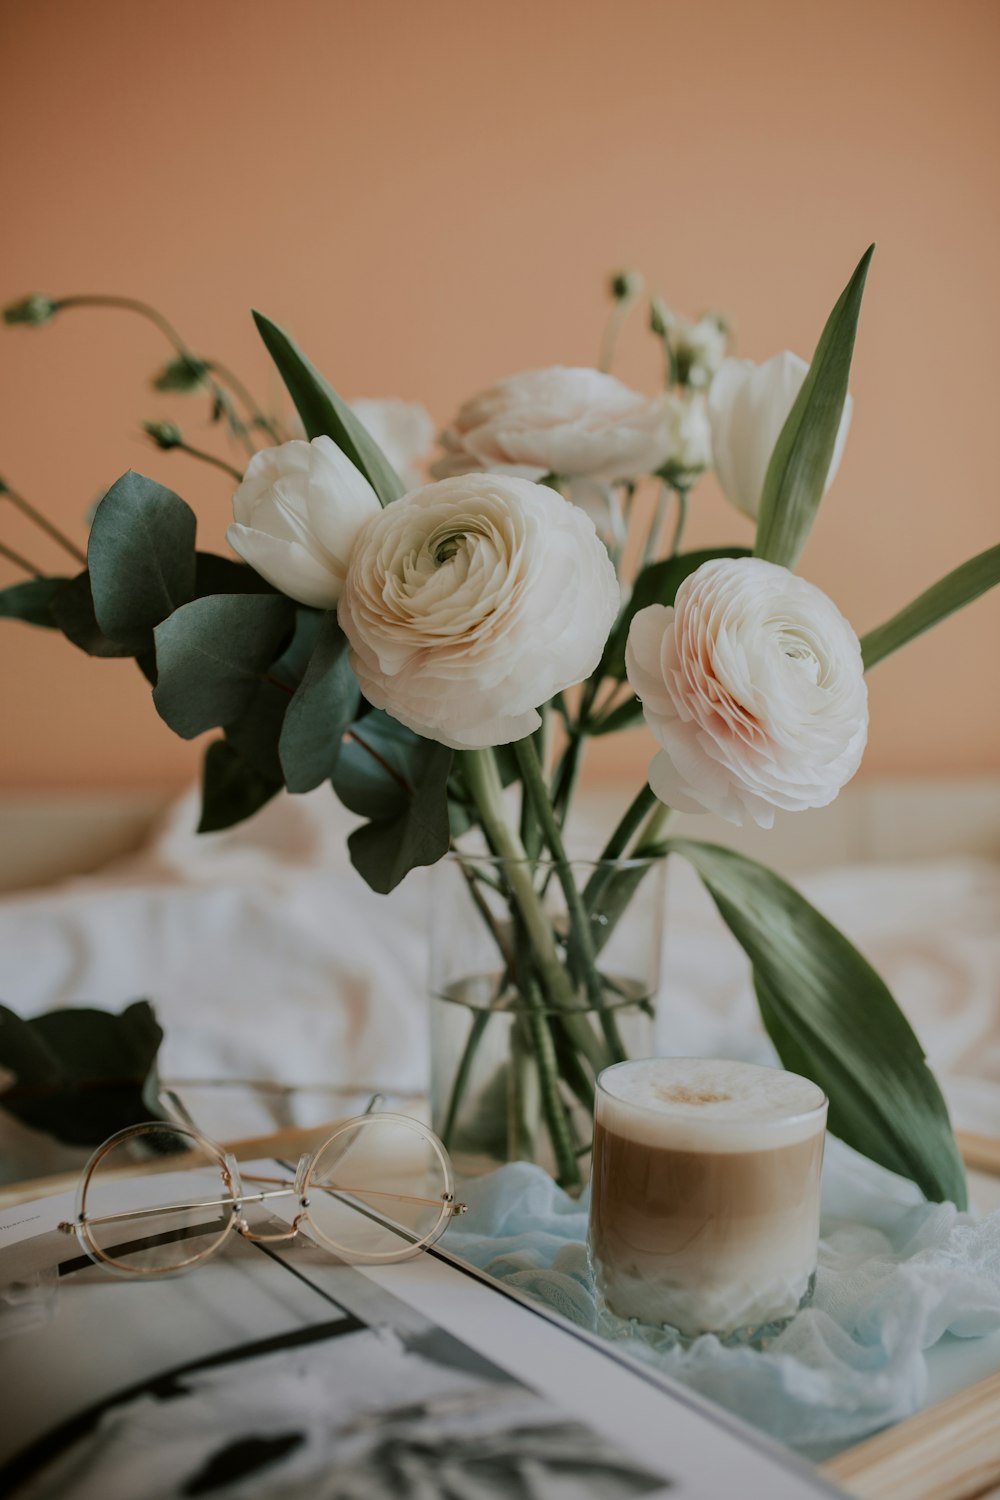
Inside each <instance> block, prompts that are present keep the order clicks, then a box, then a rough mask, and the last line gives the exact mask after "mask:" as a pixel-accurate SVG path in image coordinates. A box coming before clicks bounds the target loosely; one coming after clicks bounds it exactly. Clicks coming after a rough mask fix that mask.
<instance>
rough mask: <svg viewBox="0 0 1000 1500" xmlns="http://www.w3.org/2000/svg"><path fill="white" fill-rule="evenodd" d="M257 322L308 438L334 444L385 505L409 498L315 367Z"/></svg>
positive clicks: (277, 331) (267, 324)
mask: <svg viewBox="0 0 1000 1500" xmlns="http://www.w3.org/2000/svg"><path fill="white" fill-rule="evenodd" d="M253 318H254V322H255V323H256V324H257V328H258V330H259V332H260V336H261V338H262V339H263V340H264V343H265V344H266V346H267V352H268V353H269V354H270V356H271V358H272V359H273V360H274V363H275V364H276V365H277V367H278V374H279V375H280V376H281V378H282V380H283V381H284V382H285V385H286V386H287V388H288V394H289V395H290V396H291V398H292V400H293V402H294V403H295V410H296V411H297V412H298V414H299V416H300V417H301V418H302V425H303V426H304V427H305V430H306V436H307V437H309V438H314V437H324V436H325V437H329V438H332V439H333V441H334V442H335V443H336V444H337V447H338V448H339V449H340V450H341V452H342V453H344V454H346V456H347V457H348V458H349V459H350V460H351V463H352V464H354V466H355V468H358V469H360V470H361V472H362V474H364V476H365V478H366V479H367V480H368V481H369V483H370V484H371V486H372V489H373V490H374V491H375V493H376V495H378V497H379V499H380V500H381V502H382V504H383V505H388V504H389V503H390V501H392V500H398V499H399V497H400V495H402V494H403V492H404V488H405V486H404V485H403V481H402V480H401V479H400V477H399V475H398V474H397V473H396V471H395V469H394V468H393V467H392V465H391V464H390V462H389V460H388V459H387V458H386V456H385V454H384V453H383V452H382V449H381V448H380V447H379V446H378V444H377V443H376V441H375V439H374V438H373V437H372V436H371V434H370V433H369V431H368V429H367V428H366V427H365V426H364V424H363V423H362V422H360V421H359V420H358V418H357V417H356V416H355V415H354V413H353V411H352V410H351V408H350V407H349V406H348V404H347V402H346V401H344V400H342V398H341V397H340V396H338V395H337V392H336V391H335V390H334V389H333V386H332V385H330V383H329V382H328V381H327V380H324V378H323V376H322V375H321V374H320V373H319V371H318V370H317V369H316V367H315V366H314V365H312V364H310V362H309V360H308V359H306V357H305V355H304V354H303V353H302V351H301V350H300V349H299V348H298V347H297V346H296V345H295V344H294V343H293V341H292V340H291V339H290V338H289V336H288V334H287V333H285V331H284V329H282V328H279V327H278V325H277V323H272V322H271V320H270V318H265V316H264V314H263V313H259V312H255V313H254V315H253Z"/></svg>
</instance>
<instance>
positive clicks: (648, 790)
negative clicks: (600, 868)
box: [601, 784, 662, 863]
mask: <svg viewBox="0 0 1000 1500" xmlns="http://www.w3.org/2000/svg"><path fill="white" fill-rule="evenodd" d="M660 805H661V806H662V803H661V804H660ZM655 806H656V794H655V792H654V791H653V788H652V787H651V786H649V785H648V784H647V785H646V786H643V787H642V788H640V790H639V791H638V792H637V793H636V795H635V797H634V799H633V800H632V802H631V803H630V804H629V806H628V807H627V808H626V810H625V812H624V814H623V815H622V819H621V821H620V823H619V824H618V827H617V828H616V829H615V831H614V833H613V834H612V835H611V837H610V838H609V839H608V842H607V843H606V844H605V846H604V848H603V849H602V850H601V862H602V863H603V862H604V861H605V860H612V859H620V858H621V856H622V855H623V854H624V853H625V850H626V849H627V848H628V844H629V840H630V839H631V837H632V835H633V834H634V833H635V831H636V829H637V828H638V827H639V824H640V823H641V822H642V820H643V818H644V817H645V816H646V814H647V813H648V812H649V811H650V810H651V809H652V808H654V807H655Z"/></svg>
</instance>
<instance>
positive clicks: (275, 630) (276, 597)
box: [153, 594, 294, 740]
mask: <svg viewBox="0 0 1000 1500" xmlns="http://www.w3.org/2000/svg"><path fill="white" fill-rule="evenodd" d="M293 621H294V606H293V605H292V603H291V600H289V599H286V598H285V597H284V595H283V594H209V595H207V596H206V597H205V598H204V599H195V600H193V601H192V602H191V603H190V604H185V605H184V606H183V607H182V608H181V609H178V610H175V611H174V613H173V614H172V615H171V616H170V618H169V619H168V620H164V621H163V623H162V624H161V625H158V626H157V628H156V663H157V668H158V680H157V684H156V690H155V691H154V693H153V702H154V704H155V705H156V710H157V712H158V713H159V715H160V717H161V718H162V719H163V720H164V721H165V722H166V723H167V724H169V725H170V728H171V729H172V730H173V731H174V733H175V734H179V735H180V736H181V738H182V739H186V740H190V739H194V737H195V735H198V734H203V733H204V731H205V730H206V729H215V728H216V727H217V726H219V725H227V724H233V723H235V722H236V721H237V720H238V719H239V718H240V717H241V716H242V715H243V714H244V713H246V711H247V709H248V708H249V707H250V705H251V703H252V702H253V700H254V697H255V695H256V692H257V689H258V687H259V685H260V679H261V675H262V674H263V673H264V672H265V671H266V669H267V668H268V667H269V666H270V664H271V662H272V661H273V660H274V658H275V654H276V652H277V649H278V646H279V645H280V644H281V641H282V639H283V638H284V637H285V636H286V635H288V634H289V632H290V631H291V628H292V624H293Z"/></svg>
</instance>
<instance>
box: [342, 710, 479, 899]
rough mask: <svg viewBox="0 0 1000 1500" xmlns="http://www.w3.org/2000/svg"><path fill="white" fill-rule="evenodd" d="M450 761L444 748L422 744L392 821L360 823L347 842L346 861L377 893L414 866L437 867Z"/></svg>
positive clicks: (446, 840)
mask: <svg viewBox="0 0 1000 1500" xmlns="http://www.w3.org/2000/svg"><path fill="white" fill-rule="evenodd" d="M452 759H453V752H452V751H451V750H449V749H448V748H447V746H445V745H438V744H435V743H433V741H430V740H426V741H424V748H423V749H422V750H421V752H420V754H419V756H418V757H416V764H415V765H414V767H413V769H412V777H413V779H412V785H411V789H410V792H409V794H408V796H407V797H406V800H405V805H404V806H403V808H402V810H401V811H400V812H399V813H398V814H397V815H396V816H395V817H393V818H384V819H378V820H377V821H374V822H371V823H366V824H365V825H364V827H363V828H358V829H356V830H355V832H354V833H352V834H351V836H350V838H349V839H348V840H347V847H348V849H349V850H350V854H351V863H352V864H353V865H354V868H355V869H356V870H357V871H358V873H359V874H360V875H361V876H362V878H363V879H364V880H366V881H367V882H368V884H369V885H370V886H371V888H372V890H373V891H378V893H379V894H380V895H383V896H384V895H388V893H389V892H390V891H392V890H394V889H395V888H396V886H397V885H398V884H399V882H400V881H401V880H402V879H403V877H404V876H406V875H408V874H409V873H410V871H411V870H413V869H415V868H416V867H417V866H418V865H434V864H437V862H438V860H439V859H443V857H444V856H445V855H446V854H447V852H448V849H449V847H450V845H451V825H450V819H449V809H448V776H449V774H450V772H451V763H452Z"/></svg>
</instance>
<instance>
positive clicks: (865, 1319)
mask: <svg viewBox="0 0 1000 1500" xmlns="http://www.w3.org/2000/svg"><path fill="white" fill-rule="evenodd" d="M462 1195H463V1197H464V1198H465V1199H466V1201H467V1202H468V1204H469V1213H468V1215H467V1216H466V1217H465V1218H464V1219H461V1220H456V1222H455V1225H454V1227H453V1229H452V1230H451V1232H450V1234H449V1236H448V1240H447V1246H448V1249H450V1250H451V1251H452V1253H453V1254H455V1255H458V1256H461V1257H462V1258H464V1259H465V1260H467V1261H469V1262H471V1263H472V1264H473V1265H475V1266H478V1267H479V1268H480V1269H481V1270H484V1271H488V1272H489V1274H490V1275H491V1276H495V1277H497V1278H498V1279H499V1280H501V1281H504V1282H506V1283H508V1284H509V1285H510V1286H512V1287H515V1288H517V1289H518V1290H519V1291H521V1292H523V1293H525V1294H527V1295H528V1296H530V1297H532V1298H534V1299H536V1300H537V1301H538V1302H541V1303H543V1304H544V1305H545V1306H546V1307H548V1308H551V1309H552V1310H554V1311H555V1312H558V1313H561V1314H562V1315H563V1316H564V1317H566V1318H569V1319H570V1320H571V1321H572V1322H573V1323H576V1324H578V1325H579V1326H580V1327H582V1328H587V1329H590V1330H592V1331H593V1330H594V1329H595V1328H596V1321H597V1317H596V1309H595V1304H594V1291H593V1284H592V1282H591V1277H590V1271H589V1267H588V1264H587V1249H586V1234H587V1199H586V1197H584V1198H582V1199H580V1200H579V1201H574V1200H573V1199H571V1198H569V1197H567V1195H566V1194H565V1193H564V1192H562V1191H561V1189H559V1188H558V1187H556V1185H555V1184H554V1183H553V1182H552V1180H551V1179H550V1178H549V1177H547V1176H546V1174H545V1173H544V1172H542V1171H541V1170H540V1169H539V1168H538V1167H534V1166H530V1165H528V1164H527V1163H525V1162H519V1163H515V1164H512V1165H510V1166H506V1167H502V1168H501V1169H500V1170H498V1171H496V1172H494V1173H492V1174H491V1175H490V1176H488V1177H482V1178H479V1179H476V1180H474V1181H469V1182H464V1183H463V1184H462ZM822 1229H823V1234H822V1240H821V1243H820V1252H819V1269H818V1272H817V1277H816V1291H815V1296H814V1299H813V1302H812V1304H811V1306H809V1307H807V1308H806V1309H804V1310H803V1311H802V1312H800V1313H799V1314H798V1316H797V1317H796V1318H794V1319H793V1320H792V1322H791V1323H790V1324H789V1325H788V1327H787V1328H785V1329H784V1330H783V1331H782V1332H781V1333H780V1334H779V1335H778V1336H777V1337H776V1338H775V1339H773V1340H772V1342H771V1343H770V1344H769V1345H768V1346H767V1347H766V1348H765V1349H751V1348H728V1347H724V1346H723V1345H722V1344H721V1343H720V1341H719V1340H718V1339H717V1338H714V1337H713V1336H711V1335H706V1336H704V1337H702V1338H700V1339H698V1340H696V1341H695V1342H694V1343H693V1344H692V1345H691V1346H690V1347H689V1348H680V1347H677V1346H672V1345H671V1344H669V1343H668V1341H667V1340H666V1338H665V1337H664V1336H663V1335H662V1334H659V1335H658V1334H657V1332H656V1331H654V1330H652V1329H647V1330H642V1331H641V1332H634V1333H632V1334H630V1335H627V1336H626V1337H625V1338H624V1342H623V1347H624V1348H626V1349H627V1350H628V1352H630V1353H631V1354H633V1355H635V1356H636V1357H638V1358H639V1359H642V1360H644V1361H646V1362H648V1363H650V1364H652V1365H654V1366H655V1367H656V1368H658V1369H660V1370H662V1371H663V1372H664V1373H665V1374H668V1375H671V1376H673V1377H674V1378H675V1379H678V1380H682V1381H684V1382H685V1383H686V1384H687V1385H690V1386H692V1387H694V1388H695V1389H696V1390H698V1391H701V1392H702V1393H703V1394H704V1395H706V1396H708V1397H710V1398H711V1399H712V1400H715V1401H718V1402H719V1403H720V1404H721V1405H723V1406H726V1407H728V1408H729V1409H730V1410H731V1411H733V1412H735V1413H736V1414H737V1415H738V1416H740V1417H743V1418H745V1419H746V1420H747V1421H749V1422H751V1423H752V1424H753V1425H754V1426H756V1427H758V1428H761V1429H763V1430H764V1431H766V1432H768V1433H770V1434H771V1435H772V1436H774V1437H776V1438H778V1439H779V1440H781V1441H782V1442H785V1443H787V1444H789V1445H790V1446H792V1447H795V1448H797V1449H799V1450H800V1451H802V1452H804V1453H806V1454H810V1455H812V1456H821V1455H823V1454H825V1453H828V1452H831V1451H833V1450H835V1449H836V1448H837V1447H841V1446H843V1445H845V1444H848V1443H852V1442H857V1441H859V1440H860V1439H861V1438H862V1437H865V1436H866V1435H867V1434H868V1433H871V1432H874V1431H875V1430H876V1429H878V1428H880V1427H884V1426H885V1425H886V1424H888V1423H890V1422H895V1421H899V1420H900V1419H901V1418H903V1417H906V1416H909V1415H911V1414H912V1413H913V1412H914V1411H917V1410H918V1409H919V1408H920V1406H921V1405H922V1404H923V1403H924V1401H925V1400H926V1391H927V1365H926V1360H925V1350H927V1349H929V1348H930V1347H931V1345H933V1344H935V1343H936V1342H937V1341H938V1339H940V1338H942V1337H943V1336H944V1335H945V1334H951V1335H954V1336H957V1337H959V1338H973V1337H976V1336H981V1335H983V1334H987V1333H992V1332H994V1331H995V1330H997V1329H998V1328H1000V1211H998V1212H997V1213H994V1214H992V1215H990V1216H989V1217H988V1218H984V1219H978V1220H977V1219H975V1218H974V1217H972V1216H971V1215H969V1214H962V1213H959V1212H958V1211H957V1210H956V1209H955V1207H954V1205H952V1204H931V1203H926V1202H925V1201H924V1199H923V1198H922V1196H921V1195H920V1193H919V1191H918V1190H917V1189H916V1188H915V1187H914V1186H913V1185H912V1184H911V1183H908V1182H904V1181H903V1180H902V1179H901V1178H898V1177H895V1176H893V1175H892V1174H891V1173H889V1172H885V1171H883V1170H882V1169H881V1168H879V1167H875V1166H873V1165H872V1163H871V1162H869V1161H866V1160H865V1159H864V1158H862V1157H860V1156H858V1155H856V1154H855V1153H854V1152H852V1151H850V1150H849V1149H848V1148H847V1147H846V1146H843V1145H842V1144H841V1142H839V1141H835V1140H829V1141H828V1147H827V1158H826V1164H825V1167H824V1177H823V1225H822Z"/></svg>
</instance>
